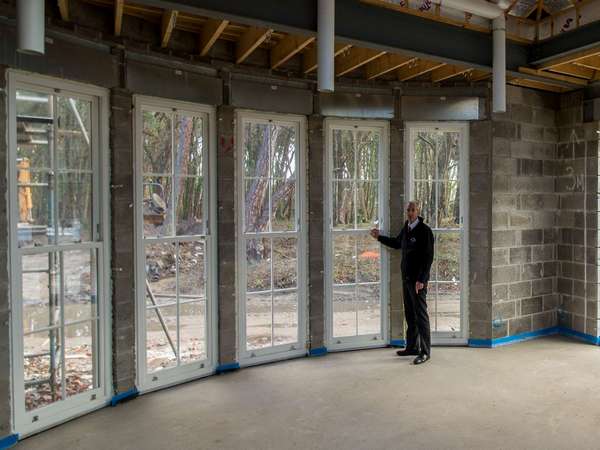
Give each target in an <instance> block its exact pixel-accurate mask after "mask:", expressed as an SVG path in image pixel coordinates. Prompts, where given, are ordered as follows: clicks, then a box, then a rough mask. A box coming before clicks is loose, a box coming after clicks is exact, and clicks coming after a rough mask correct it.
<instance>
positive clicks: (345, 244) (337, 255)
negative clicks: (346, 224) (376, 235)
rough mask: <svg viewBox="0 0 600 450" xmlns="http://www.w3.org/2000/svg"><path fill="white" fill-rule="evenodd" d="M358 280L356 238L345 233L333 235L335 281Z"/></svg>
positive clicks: (346, 282)
mask: <svg viewBox="0 0 600 450" xmlns="http://www.w3.org/2000/svg"><path fill="white" fill-rule="evenodd" d="M355 282H356V240H355V238H354V237H353V236H348V235H344V234H334V235H333V283H334V284H349V283H355Z"/></svg>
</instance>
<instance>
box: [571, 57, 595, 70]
mask: <svg viewBox="0 0 600 450" xmlns="http://www.w3.org/2000/svg"><path fill="white" fill-rule="evenodd" d="M573 64H575V65H577V66H580V67H587V68H588V69H592V70H600V55H594V56H588V57H587V58H583V59H578V60H577V61H573Z"/></svg>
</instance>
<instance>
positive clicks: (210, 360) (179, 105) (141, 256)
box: [133, 95, 218, 393]
mask: <svg viewBox="0 0 600 450" xmlns="http://www.w3.org/2000/svg"><path fill="white" fill-rule="evenodd" d="M144 109H148V110H150V111H163V112H167V113H173V112H177V113H184V114H189V115H191V116H200V117H203V119H204V120H203V128H204V129H203V136H205V137H207V138H208V146H207V152H206V153H205V155H204V157H205V161H208V164H205V165H204V174H203V177H204V189H205V192H206V193H208V195H207V196H206V200H207V201H205V204H204V211H203V214H204V217H203V220H204V234H203V235H194V236H173V237H163V238H148V239H145V238H144V232H143V227H144V221H143V176H144V175H143V145H142V131H143V121H142V112H143V110H144ZM134 111H135V119H134V125H133V126H134V135H135V161H134V174H135V177H134V178H135V201H134V206H135V208H134V210H135V255H136V256H135V260H136V261H135V267H136V278H135V286H136V289H135V291H136V347H137V352H136V353H137V385H138V389H139V391H140V392H141V393H146V392H151V391H153V390H156V389H162V388H165V387H169V386H173V385H175V384H179V383H183V382H186V381H190V380H193V379H197V378H202V377H205V376H208V375H212V374H214V373H215V370H216V366H217V357H218V355H217V353H218V326H217V322H218V319H217V309H218V301H217V298H218V290H217V255H218V252H217V247H216V245H217V218H216V216H217V211H216V204H217V197H216V193H217V170H216V156H217V127H216V111H215V108H214V107H213V106H208V105H200V104H196V103H188V102H183V101H178V100H170V99H165V98H157V97H149V96H143V95H136V96H134ZM207 217H208V220H207ZM200 239H204V242H205V252H206V255H205V266H204V267H205V271H206V285H205V288H206V340H207V342H206V359H204V360H201V361H194V362H192V363H188V364H183V365H180V366H176V367H172V368H166V369H162V370H158V371H156V372H152V373H147V371H146V368H147V365H146V363H147V360H146V298H145V296H146V272H145V259H146V256H145V252H144V245H145V243H148V242H156V243H165V242H186V241H187V242H190V241H197V240H200ZM178 333H179V331H178Z"/></svg>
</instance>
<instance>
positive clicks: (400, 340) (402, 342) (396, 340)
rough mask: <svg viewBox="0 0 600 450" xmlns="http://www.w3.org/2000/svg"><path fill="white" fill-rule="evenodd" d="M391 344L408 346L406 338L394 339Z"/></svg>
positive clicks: (393, 345)
mask: <svg viewBox="0 0 600 450" xmlns="http://www.w3.org/2000/svg"><path fill="white" fill-rule="evenodd" d="M390 345H391V346H392V347H406V341H405V340H404V339H392V340H391V341H390Z"/></svg>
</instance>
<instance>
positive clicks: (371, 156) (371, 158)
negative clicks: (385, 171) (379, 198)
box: [356, 131, 380, 180]
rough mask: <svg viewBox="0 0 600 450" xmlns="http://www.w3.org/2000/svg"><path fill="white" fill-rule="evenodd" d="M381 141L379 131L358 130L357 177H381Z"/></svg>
mask: <svg viewBox="0 0 600 450" xmlns="http://www.w3.org/2000/svg"><path fill="white" fill-rule="evenodd" d="M379 141H380V136H379V133H378V132H375V131H357V132H356V145H357V155H356V162H357V168H356V179H358V180H373V179H378V178H379V145H380V142H379Z"/></svg>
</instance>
